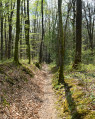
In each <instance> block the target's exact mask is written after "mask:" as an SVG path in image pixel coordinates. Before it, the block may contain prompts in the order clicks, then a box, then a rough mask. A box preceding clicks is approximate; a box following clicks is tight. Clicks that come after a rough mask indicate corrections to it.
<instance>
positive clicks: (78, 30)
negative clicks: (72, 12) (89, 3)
mask: <svg viewBox="0 0 95 119" xmlns="http://www.w3.org/2000/svg"><path fill="white" fill-rule="evenodd" d="M76 10H77V11H76V12H77V13H76V52H75V61H74V65H73V67H74V68H77V66H78V65H79V63H81V47H82V0H77V3H76Z"/></svg>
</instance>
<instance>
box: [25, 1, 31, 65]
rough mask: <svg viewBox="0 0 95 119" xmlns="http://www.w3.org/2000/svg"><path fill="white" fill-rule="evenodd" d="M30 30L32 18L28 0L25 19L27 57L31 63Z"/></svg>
mask: <svg viewBox="0 0 95 119" xmlns="http://www.w3.org/2000/svg"><path fill="white" fill-rule="evenodd" d="M29 31H30V20H29V0H27V14H26V20H25V39H26V45H27V49H26V53H27V58H28V59H29V62H28V63H29V64H30V62H31V56H30V43H29Z"/></svg>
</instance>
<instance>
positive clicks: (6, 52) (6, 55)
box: [4, 16, 8, 59]
mask: <svg viewBox="0 0 95 119" xmlns="http://www.w3.org/2000/svg"><path fill="white" fill-rule="evenodd" d="M4 27H5V30H4V31H5V33H4V34H5V35H4V36H5V58H6V59H7V58H8V51H7V50H8V42H7V36H6V16H5V24H4Z"/></svg>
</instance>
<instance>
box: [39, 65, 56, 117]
mask: <svg viewBox="0 0 95 119" xmlns="http://www.w3.org/2000/svg"><path fill="white" fill-rule="evenodd" d="M43 74H44V75H45V79H44V80H43V86H44V87H43V92H44V97H43V104H42V106H41V108H40V110H39V117H40V118H39V119H58V117H57V112H56V107H55V102H56V98H55V94H54V91H53V89H52V80H51V79H52V74H51V73H50V72H49V71H48V67H47V65H44V66H43Z"/></svg>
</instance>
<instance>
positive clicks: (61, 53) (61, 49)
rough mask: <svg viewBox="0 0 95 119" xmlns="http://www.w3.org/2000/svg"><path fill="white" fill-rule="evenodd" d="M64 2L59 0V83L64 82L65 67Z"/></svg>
mask: <svg viewBox="0 0 95 119" xmlns="http://www.w3.org/2000/svg"><path fill="white" fill-rule="evenodd" d="M61 6H62V0H58V16H59V22H58V40H59V83H62V82H64V75H63V67H64V62H63V61H64V36H63V25H62V11H61Z"/></svg>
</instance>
